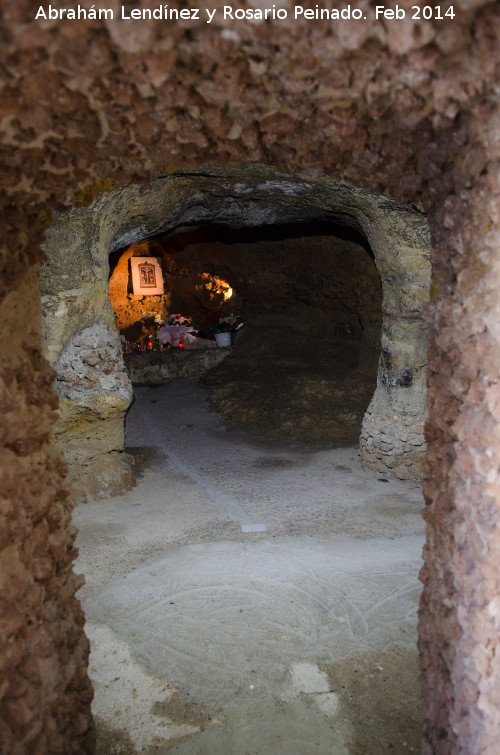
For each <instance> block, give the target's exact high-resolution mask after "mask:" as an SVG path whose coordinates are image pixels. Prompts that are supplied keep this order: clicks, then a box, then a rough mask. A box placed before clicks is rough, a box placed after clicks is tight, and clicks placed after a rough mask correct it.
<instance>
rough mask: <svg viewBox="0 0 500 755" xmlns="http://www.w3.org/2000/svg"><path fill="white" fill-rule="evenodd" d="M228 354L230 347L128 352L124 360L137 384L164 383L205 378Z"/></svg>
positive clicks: (132, 380) (133, 381) (129, 373)
mask: <svg viewBox="0 0 500 755" xmlns="http://www.w3.org/2000/svg"><path fill="white" fill-rule="evenodd" d="M228 355H229V349H191V350H190V349H184V351H180V350H179V349H172V350H170V351H162V352H159V351H152V352H146V353H145V354H144V353H143V354H126V355H125V357H124V361H125V367H126V369H127V372H128V375H129V377H130V380H131V382H132V383H133V384H134V385H161V384H162V383H170V382H172V380H179V379H183V380H185V379H189V378H195V377H201V376H202V375H205V373H207V372H208V371H209V370H210V369H213V368H214V367H216V366H217V365H218V364H220V363H221V362H222V361H224V359H225V358H226V357H227V356H228Z"/></svg>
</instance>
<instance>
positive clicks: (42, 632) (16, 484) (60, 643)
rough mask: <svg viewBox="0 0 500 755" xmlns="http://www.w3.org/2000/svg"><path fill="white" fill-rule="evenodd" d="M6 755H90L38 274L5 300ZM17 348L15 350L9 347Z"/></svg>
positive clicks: (1, 377)
mask: <svg viewBox="0 0 500 755" xmlns="http://www.w3.org/2000/svg"><path fill="white" fill-rule="evenodd" d="M0 319H1V322H2V323H3V325H4V326H5V327H6V334H8V333H15V334H16V338H15V339H12V338H11V339H9V340H8V341H6V340H5V339H3V338H2V352H1V354H0V402H1V406H2V421H1V423H0V517H1V527H0V626H1V631H0V752H2V753H6V754H7V753H8V754H9V755H24V754H25V753H34V754H37V755H38V754H40V755H42V753H47V752H54V753H61V754H62V753H84V752H85V753H90V752H92V751H93V744H94V729H93V724H92V722H91V718H90V701H91V699H92V688H91V686H90V682H89V679H88V677H87V670H86V667H87V661H88V653H89V644H88V641H87V639H86V637H85V636H84V634H83V629H82V627H83V622H84V617H83V612H82V610H81V606H80V603H79V602H78V601H77V600H76V599H75V592H76V590H77V589H78V588H79V587H81V585H82V584H83V581H84V580H83V579H82V578H81V577H79V576H76V575H75V574H74V573H73V571H72V564H73V559H74V558H75V556H76V549H75V547H74V539H75V528H74V527H73V525H72V523H71V510H72V504H71V503H70V501H69V499H68V492H67V489H66V488H65V486H64V482H63V475H64V472H65V469H66V465H65V462H64V459H63V457H62V454H61V452H60V451H58V450H56V449H55V448H54V446H53V445H52V443H51V430H52V426H53V423H54V420H55V417H56V414H55V411H54V410H55V408H56V406H57V397H56V395H55V393H54V390H53V388H52V382H53V380H54V372H53V370H52V369H51V368H50V366H49V365H48V363H47V362H46V360H45V359H44V358H43V357H42V354H41V350H40V347H39V338H40V335H39V327H40V311H39V302H38V301H37V281H36V276H33V275H32V274H31V275H29V276H27V278H26V279H25V280H24V281H22V282H21V283H20V285H19V287H18V288H17V289H14V290H12V291H11V292H10V293H9V294H8V295H7V296H6V297H4V299H3V300H2V302H1V303H0ZM5 344H7V345H8V351H7V350H6V349H5V348H4V346H5Z"/></svg>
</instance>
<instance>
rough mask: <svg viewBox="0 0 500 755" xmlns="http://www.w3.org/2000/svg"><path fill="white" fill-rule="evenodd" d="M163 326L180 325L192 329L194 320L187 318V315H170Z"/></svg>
mask: <svg viewBox="0 0 500 755" xmlns="http://www.w3.org/2000/svg"><path fill="white" fill-rule="evenodd" d="M163 324H164V325H179V326H184V327H185V328H192V327H193V320H192V318H191V317H186V316H185V315H169V316H168V317H167V319H166V320H165V322H164V323H163Z"/></svg>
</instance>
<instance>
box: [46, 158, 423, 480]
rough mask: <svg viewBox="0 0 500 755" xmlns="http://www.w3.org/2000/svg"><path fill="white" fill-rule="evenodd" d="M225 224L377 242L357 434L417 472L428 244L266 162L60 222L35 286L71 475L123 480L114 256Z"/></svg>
mask: <svg viewBox="0 0 500 755" xmlns="http://www.w3.org/2000/svg"><path fill="white" fill-rule="evenodd" d="M214 222H215V223H220V224H224V225H226V226H228V227H229V228H233V229H245V228H256V227H260V226H266V225H275V224H280V225H283V224H300V223H334V224H336V225H339V226H345V227H347V228H350V229H353V230H354V231H356V232H357V233H360V234H361V235H362V236H363V237H364V238H365V239H366V241H367V242H368V244H369V245H370V247H371V249H372V251H373V254H374V259H375V264H376V267H377V270H378V273H379V275H380V279H381V282H382V291H383V300H382V333H381V356H380V360H379V367H378V376H377V386H376V389H375V393H374V395H373V398H372V400H371V402H370V406H369V407H368V410H367V412H366V414H365V416H364V419H363V425H362V432H361V438H360V456H361V459H362V461H363V463H364V464H365V465H367V466H369V467H372V468H374V469H376V470H378V471H379V472H381V473H384V474H385V473H392V474H394V475H395V476H397V477H400V478H403V479H404V478H412V477H413V478H415V477H418V476H419V467H420V462H421V460H422V458H423V455H424V453H425V445H424V439H423V423H424V416H425V365H426V342H427V326H426V323H425V321H424V319H423V317H422V310H423V307H424V305H425V303H426V302H427V301H428V298H429V285H430V260H429V256H430V238H429V230H428V225H427V221H426V219H425V217H424V216H423V215H422V214H421V213H420V212H418V211H417V210H416V209H415V208H413V207H411V206H407V205H400V204H398V203H397V202H395V201H393V200H391V199H389V198H387V197H385V196H381V195H379V194H375V193H374V192H370V191H366V190H364V189H361V188H358V187H354V186H352V185H350V184H347V183H345V182H336V181H333V180H332V179H330V178H327V177H322V178H320V179H318V180H306V179H304V178H301V177H299V176H295V175H285V174H281V173H279V172H278V171H276V170H275V169H274V168H272V167H270V166H264V165H256V164H245V165H242V166H239V167H238V168H234V169H231V170H223V169H222V168H218V167H213V166H208V167H202V168H199V169H197V170H192V171H182V170H180V171H177V172H176V173H172V174H167V175H163V174H162V175H159V176H156V177H154V179H153V181H152V182H151V184H150V185H138V186H127V187H124V188H123V189H121V190H119V191H116V192H114V193H110V194H102V195H100V196H99V197H98V198H97V199H96V201H95V202H94V203H93V205H92V206H90V207H87V208H82V209H74V210H72V211H71V212H69V213H67V214H65V215H55V217H54V222H53V224H52V226H51V228H50V229H49V230H48V232H47V236H46V244H45V252H46V254H47V258H48V261H47V264H45V265H43V266H42V269H41V273H40V288H41V294H42V303H43V311H44V342H45V348H46V355H47V357H48V359H49V361H50V362H51V363H52V365H53V366H54V368H55V370H56V372H57V375H58V377H57V383H56V386H57V390H58V393H59V397H60V418H59V421H58V424H57V427H56V439H57V440H58V441H59V443H60V444H61V445H62V446H63V448H64V451H65V454H66V457H67V459H68V462H69V464H70V471H71V474H72V476H73V478H74V479H76V478H79V477H80V478H81V477H82V475H83V476H86V477H87V478H88V479H89V480H92V484H93V486H94V490H93V493H94V494H99V493H101V494H107V493H114V492H118V490H119V489H120V487H124V486H126V485H127V484H128V478H129V475H130V469H129V464H128V462H127V457H126V454H124V453H123V450H124V430H123V428H124V415H125V412H126V410H127V408H128V406H129V404H130V402H131V400H132V392H131V386H130V382H129V380H128V378H127V375H126V373H125V370H124V366H123V360H122V355H121V348H120V342H119V338H118V333H117V331H116V328H115V325H114V315H113V311H112V309H111V306H110V303H109V298H108V273H109V261H108V258H109V254H110V253H112V252H114V251H116V250H118V249H120V248H123V247H125V246H127V245H129V244H132V243H135V242H138V241H141V240H143V239H145V238H151V237H158V236H171V235H173V234H175V233H180V232H185V231H190V230H193V229H196V228H200V227H204V226H207V225H210V224H211V223H214Z"/></svg>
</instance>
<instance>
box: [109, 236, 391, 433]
mask: <svg viewBox="0 0 500 755" xmlns="http://www.w3.org/2000/svg"><path fill="white" fill-rule="evenodd" d="M140 260H143V261H148V260H149V261H150V262H157V263H158V265H159V269H160V270H161V276H162V281H161V283H162V293H158V292H156V293H154V294H151V295H149V294H148V291H147V288H145V289H140V288H137V287H136V290H135V291H134V281H133V275H132V262H133V261H135V264H136V266H137V264H141V263H140V262H139V261H140ZM109 264H110V273H109V294H110V300H111V305H112V307H113V310H114V313H115V322H116V325H117V327H118V329H119V331H120V334H121V337H122V344H123V350H124V353H125V356H124V358H125V364H126V366H127V369H128V371H129V374H130V376H131V379H132V382H133V383H134V382H135V383H142V384H148V383H149V384H159V383H160V382H170V381H171V380H172V379H175V378H176V377H183V376H186V375H188V376H194V375H196V376H198V377H200V378H201V380H202V381H203V382H205V383H206V384H208V385H209V386H210V388H211V393H212V401H213V403H214V404H215V406H216V408H217V410H218V411H219V412H220V413H221V414H222V415H224V416H225V417H226V418H229V419H231V420H232V422H233V423H235V424H236V425H238V426H240V427H242V428H243V429H244V430H245V431H246V432H249V431H250V432H257V433H258V434H260V435H263V436H265V437H274V438H283V439H287V438H291V439H293V440H302V441H309V442H311V441H316V442H318V443H320V444H323V445H324V444H327V445H337V444H352V445H355V444H357V442H358V439H359V435H360V430H361V421H362V418H363V416H364V414H365V411H366V409H367V407H368V404H369V402H370V399H371V398H372V396H373V393H374V390H375V384H376V375H377V364H378V360H379V355H380V337H381V327H382V285H381V280H380V276H379V273H378V271H377V267H376V264H375V260H374V255H373V252H372V250H371V248H370V245H369V244H368V242H367V241H366V239H365V238H364V237H363V236H362V234H360V233H359V232H357V231H355V230H354V229H351V228H347V227H344V226H340V225H338V224H336V223H327V222H319V223H311V222H309V223H296V224H293V223H288V224H282V225H280V224H275V225H267V226H261V227H256V228H246V229H243V230H242V229H233V228H231V227H229V226H227V225H224V224H217V223H214V224H210V225H207V226H203V227H199V228H195V229H192V230H186V231H183V232H181V233H176V234H173V235H170V236H160V237H154V238H149V239H144V240H141V241H137V242H135V243H133V244H131V245H130V246H128V247H126V248H121V249H118V250H115V251H113V252H112V253H111V254H110V257H109ZM214 312H218V313H220V315H221V316H223V317H225V316H229V315H230V314H237V315H239V316H240V317H241V318H242V320H243V322H244V327H243V328H242V329H241V330H239V331H238V332H237V333H236V334H235V335H233V338H232V349H231V354H230V355H229V358H227V359H224V360H223V361H222V356H223V355H222V354H220V352H219V353H218V354H215V353H213V352H212V353H210V350H211V347H213V346H215V343H214V341H213V336H210V333H209V332H208V330H207V323H208V322H210V319H211V318H213V315H214ZM174 313H180V314H182V315H184V316H186V317H189V318H190V319H191V320H192V323H193V326H194V328H195V330H196V333H197V338H196V339H195V341H194V342H193V343H190V342H189V341H187V340H186V339H185V338H184V342H182V341H181V344H182V346H183V347H184V348H185V357H184V361H185V363H186V368H185V369H177V371H176V372H172V370H169V369H167V367H166V366H164V365H165V363H167V364H168V362H169V361H170V362H172V360H175V359H176V360H177V362H178V355H174V354H173V353H168V352H165V353H164V354H163V355H161V356H160V355H156V359H151V356H152V355H151V354H148V356H149V357H150V358H149V360H146V355H145V354H144V353H143V349H144V350H147V348H148V347H147V342H148V339H149V351H151V350H153V343H154V348H155V350H162V342H161V339H160V341H158V340H156V341H153V335H147V334H146V335H145V333H148V332H151V333H153V331H154V327H150V323H151V322H153V317H157V320H158V321H165V320H166V318H167V317H168V316H169V315H173V314H174ZM156 332H158V327H157V328H156ZM210 339H211V340H210ZM166 345H167V344H165V346H166ZM175 345H176V346H177V345H178V342H176V343H175ZM168 346H169V347H170V343H169V344H168ZM199 349H204V350H207V351H208V352H209V353H207V355H206V358H204V359H203V360H202V359H200V354H199ZM139 350H141V353H137V352H138V351H139ZM226 356H228V355H227V352H226V353H224V357H226ZM195 359H197V364H198V367H196V366H195V365H194V363H193V362H194V360H195ZM160 363H163V364H162V365H161V369H160V370H158V369H157V368H158V366H159V364H160Z"/></svg>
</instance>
